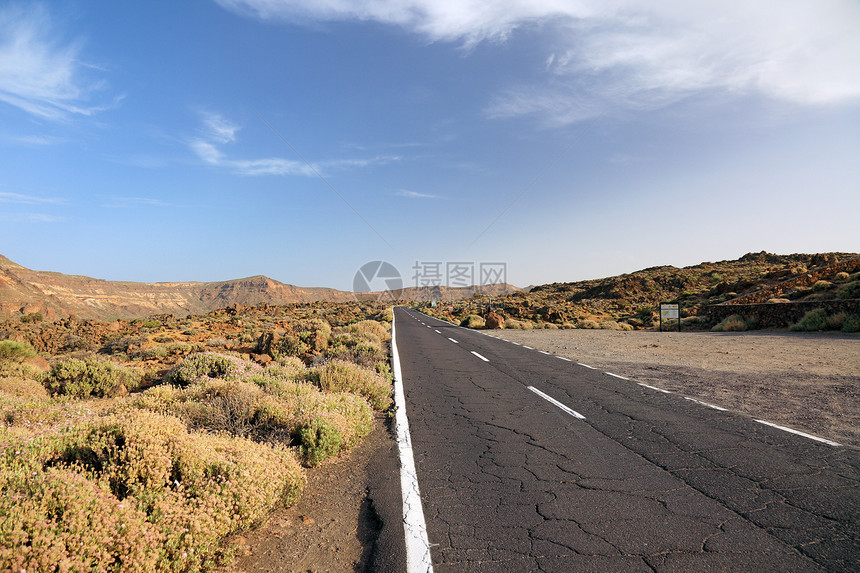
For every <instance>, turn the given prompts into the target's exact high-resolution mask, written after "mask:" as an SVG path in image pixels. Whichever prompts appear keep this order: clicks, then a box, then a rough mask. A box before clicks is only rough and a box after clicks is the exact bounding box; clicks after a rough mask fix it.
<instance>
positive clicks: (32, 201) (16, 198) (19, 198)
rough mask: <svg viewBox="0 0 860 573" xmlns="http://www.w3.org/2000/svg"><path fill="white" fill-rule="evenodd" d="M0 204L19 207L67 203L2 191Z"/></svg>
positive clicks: (60, 200)
mask: <svg viewBox="0 0 860 573" xmlns="http://www.w3.org/2000/svg"><path fill="white" fill-rule="evenodd" d="M0 203H16V204H19V205H43V204H50V205H62V204H64V203H65V201H64V200H63V199H55V198H50V197H36V196H34V195H24V194H21V193H8V192H4V191H0Z"/></svg>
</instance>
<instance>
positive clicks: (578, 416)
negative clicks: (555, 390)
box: [529, 386, 585, 420]
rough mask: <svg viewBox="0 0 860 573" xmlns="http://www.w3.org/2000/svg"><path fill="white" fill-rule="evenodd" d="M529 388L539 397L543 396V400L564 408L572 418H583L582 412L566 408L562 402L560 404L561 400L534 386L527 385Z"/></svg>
mask: <svg viewBox="0 0 860 573" xmlns="http://www.w3.org/2000/svg"><path fill="white" fill-rule="evenodd" d="M529 390H531V391H532V392H534V393H535V394H537V395H538V396H540V397H541V398H543V399H544V400H546V401H547V402H549V403H550V404H554V405H556V406H558V407H559V408H561V409H562V410H564V411H565V412H567V413H568V414H570V415H571V416H573V417H574V418H579V419H580V420H584V419H585V416H583V415H582V414H580V413H579V412H577V411H576V410H572V409H570V408H568V407H567V406H565V405H564V404H562V403H561V402H559V401H558V400H556V399H555V398H553V397H552V396H547V395H546V394H544V393H543V392H541V391H540V390H538V389H537V388H535V387H534V386H529Z"/></svg>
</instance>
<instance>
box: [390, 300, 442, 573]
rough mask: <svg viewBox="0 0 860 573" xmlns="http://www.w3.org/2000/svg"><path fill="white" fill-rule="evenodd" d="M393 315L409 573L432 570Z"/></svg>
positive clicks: (393, 347)
mask: <svg viewBox="0 0 860 573" xmlns="http://www.w3.org/2000/svg"><path fill="white" fill-rule="evenodd" d="M394 322H395V318H394V316H392V317H391V362H392V370H393V374H394V404H395V407H396V408H397V410H396V412H395V414H394V421H395V426H396V428H397V449H398V450H399V452H400V491H401V492H402V493H403V531H404V533H405V537H406V540H405V541H406V571H407V572H408V573H419V572H421V573H424V572H426V573H432V571H433V560H432V559H431V557H430V540H429V539H428V538H427V524H426V523H425V521H424V508H423V507H422V505H421V492H420V491H419V489H418V474H417V473H416V471H415V455H414V453H413V451H412V439H411V437H410V436H409V420H408V419H407V417H406V394H405V392H404V390H403V373H402V371H401V369H400V355H399V354H398V353H397V337H396V332H395V327H394Z"/></svg>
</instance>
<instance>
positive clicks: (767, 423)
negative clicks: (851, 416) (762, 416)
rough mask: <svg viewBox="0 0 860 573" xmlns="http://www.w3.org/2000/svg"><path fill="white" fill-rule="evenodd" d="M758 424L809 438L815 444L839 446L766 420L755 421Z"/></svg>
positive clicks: (837, 443)
mask: <svg viewBox="0 0 860 573" xmlns="http://www.w3.org/2000/svg"><path fill="white" fill-rule="evenodd" d="M756 422H758V423H759V424H764V425H765V426H770V427H772V428H777V429H780V430H783V431H785V432H791V433H792V434H797V435H798V436H803V437H804V438H809V439H810V440H815V441H817V442H824V443H825V444H827V445H829V446H841V445H842V444H840V443H839V442H833V441H831V440H825V439H824V438H819V437H818V436H813V435H812V434H807V433H806V432H801V431H800V430H794V429H792V428H786V427H785V426H780V425H778V424H774V423H773V422H768V421H766V420H756Z"/></svg>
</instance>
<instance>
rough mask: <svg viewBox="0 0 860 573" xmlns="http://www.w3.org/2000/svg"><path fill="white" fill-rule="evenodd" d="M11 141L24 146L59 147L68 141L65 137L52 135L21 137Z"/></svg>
mask: <svg viewBox="0 0 860 573" xmlns="http://www.w3.org/2000/svg"><path fill="white" fill-rule="evenodd" d="M11 139H12V141H15V142H17V143H24V144H26V145H60V144H62V143H67V142H68V141H69V140H68V139H66V138H65V137H57V136H54V135H22V136H20V137H13V138H11Z"/></svg>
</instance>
